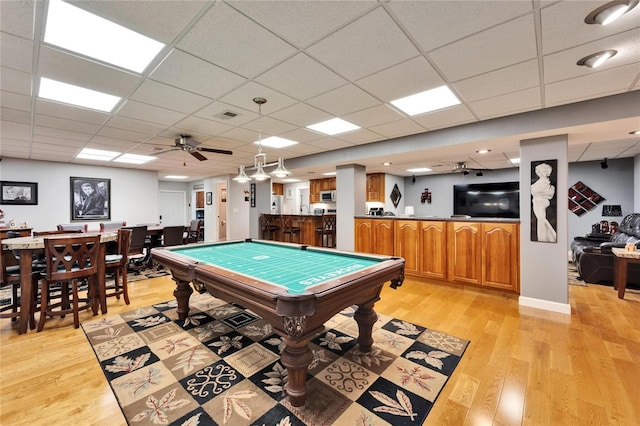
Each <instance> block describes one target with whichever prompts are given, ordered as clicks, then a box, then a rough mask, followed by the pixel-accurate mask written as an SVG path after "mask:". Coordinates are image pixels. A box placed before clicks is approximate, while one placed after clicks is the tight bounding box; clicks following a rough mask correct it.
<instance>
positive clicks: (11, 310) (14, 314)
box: [0, 236, 38, 330]
mask: <svg viewBox="0 0 640 426" xmlns="http://www.w3.org/2000/svg"><path fill="white" fill-rule="evenodd" d="M8 237H9V236H8ZM31 286H32V290H31V293H32V295H33V298H32V300H31V305H30V306H31V308H30V312H29V327H30V328H31V329H32V330H33V329H35V328H36V320H35V310H36V297H37V292H38V279H37V278H36V275H35V274H32V279H31ZM7 287H10V289H8V288H7ZM0 288H2V289H3V293H4V291H6V290H10V295H9V292H8V291H7V292H6V293H5V297H7V298H9V297H11V299H10V300H9V302H7V301H6V300H5V303H4V304H2V307H0V318H11V321H16V320H17V319H18V318H20V293H19V291H18V290H20V265H19V263H18V259H17V258H16V257H15V256H14V254H13V252H12V251H11V250H4V249H3V250H2V254H1V255H0Z"/></svg>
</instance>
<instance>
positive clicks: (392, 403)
mask: <svg viewBox="0 0 640 426" xmlns="http://www.w3.org/2000/svg"><path fill="white" fill-rule="evenodd" d="M369 393H370V394H371V395H372V396H373V397H374V398H375V399H377V400H378V401H380V402H382V403H383V404H384V405H383V406H381V407H376V408H374V409H373V411H380V412H383V413H389V414H393V415H396V416H404V417H409V418H411V420H414V418H415V416H417V415H418V414H417V413H414V412H413V407H412V405H411V401H410V400H409V398H408V397H407V394H405V393H404V392H402V391H401V390H398V391H396V398H397V401H396V400H394V399H392V398H390V397H388V396H387V395H385V394H383V393H382V392H377V391H373V392H369Z"/></svg>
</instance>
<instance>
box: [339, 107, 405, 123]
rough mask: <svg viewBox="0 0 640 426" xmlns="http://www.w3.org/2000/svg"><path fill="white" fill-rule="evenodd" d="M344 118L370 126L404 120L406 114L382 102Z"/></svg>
mask: <svg viewBox="0 0 640 426" xmlns="http://www.w3.org/2000/svg"><path fill="white" fill-rule="evenodd" d="M343 118H344V119H345V120H347V121H348V122H350V123H353V124H355V125H358V126H360V127H370V126H375V125H379V124H384V123H390V122H392V121H398V120H402V119H404V118H405V116H404V115H402V114H401V113H399V112H398V111H396V110H395V109H394V108H392V107H390V106H389V105H387V104H382V105H376V106H374V107H371V108H366V109H363V110H360V111H356V112H354V113H351V114H347V115H345V116H344V117H343Z"/></svg>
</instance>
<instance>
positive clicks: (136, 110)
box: [118, 100, 186, 125]
mask: <svg viewBox="0 0 640 426" xmlns="http://www.w3.org/2000/svg"><path fill="white" fill-rule="evenodd" d="M118 115H122V116H125V117H129V118H135V119H139V120H143V121H150V122H152V123H157V124H164V125H171V124H173V123H176V122H178V121H180V120H183V119H184V118H185V117H186V114H183V113H180V112H176V111H170V110H168V109H165V108H158V107H155V106H152V105H147V104H143V103H140V102H136V101H132V100H128V101H127V102H126V103H125V104H124V105H123V106H122V108H120V109H119V110H118Z"/></svg>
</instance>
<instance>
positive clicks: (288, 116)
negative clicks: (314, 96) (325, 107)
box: [271, 102, 333, 127]
mask: <svg viewBox="0 0 640 426" xmlns="http://www.w3.org/2000/svg"><path fill="white" fill-rule="evenodd" d="M271 115H272V116H273V117H274V118H277V119H279V120H282V121H284V122H287V123H291V124H295V125H296V126H299V127H306V126H308V125H310V124H314V123H319V122H321V121H325V120H329V119H331V118H333V116H332V115H330V114H327V113H326V112H324V111H321V110H319V109H317V108H314V107H312V106H310V105H307V104H305V103H302V102H298V103H297V104H295V105H291V106H290V107H287V108H284V109H281V110H280V111H278V112H276V113H274V114H271Z"/></svg>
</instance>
